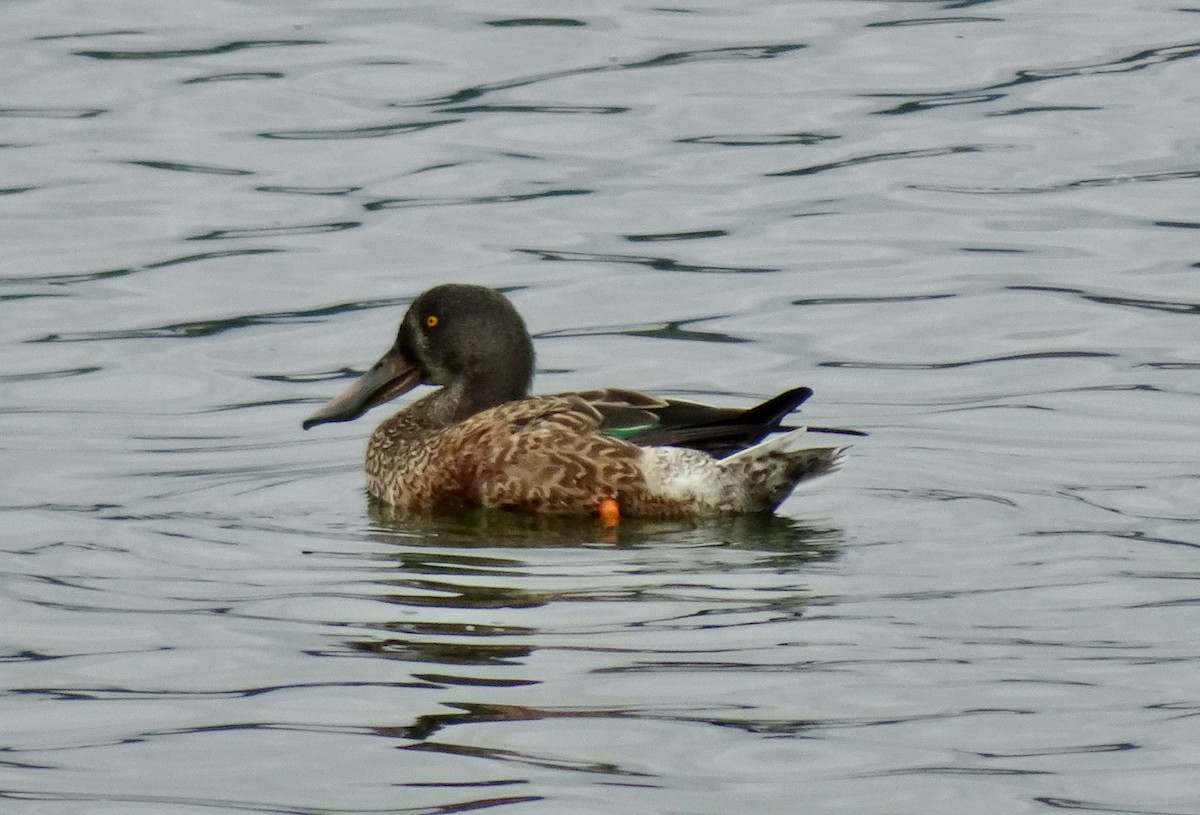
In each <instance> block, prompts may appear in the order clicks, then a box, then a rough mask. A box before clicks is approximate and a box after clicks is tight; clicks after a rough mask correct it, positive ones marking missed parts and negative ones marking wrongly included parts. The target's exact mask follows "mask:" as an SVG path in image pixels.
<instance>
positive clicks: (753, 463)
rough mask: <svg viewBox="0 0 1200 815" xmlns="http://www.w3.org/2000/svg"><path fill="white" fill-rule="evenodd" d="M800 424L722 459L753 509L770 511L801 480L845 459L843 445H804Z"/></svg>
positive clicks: (824, 472) (826, 471)
mask: <svg viewBox="0 0 1200 815" xmlns="http://www.w3.org/2000/svg"><path fill="white" fill-rule="evenodd" d="M804 435H805V429H804V428H803V427H801V428H797V429H796V430H792V431H789V432H787V433H784V434H783V435H780V436H775V437H774V438H770V439H767V440H766V441H764V442H760V443H759V444H756V445H754V446H753V447H750V448H748V449H746V450H742V451H740V452H737V453H734V454H733V455H732V456H729V457H728V458H725V459H722V460H721V462H720V464H721V466H722V467H723V468H725V469H727V470H729V471H732V472H736V473H737V474H738V477H739V478H741V479H742V480H743V481H744V483H745V485H746V488H747V491H748V492H749V497H750V501H751V504H752V506H753V508H754V509H761V510H772V509H775V507H777V506H779V505H780V504H781V503H783V500H784V499H785V498H787V497H788V496H789V495H790V494H791V493H792V490H794V489H795V488H796V485H797V484H799V483H800V482H802V481H808V480H809V479H812V478H816V477H817V476H821V475H825V474H826V473H830V472H833V471H834V470H837V469H838V468H839V467H841V466H842V463H843V462H844V461H845V460H846V451H847V449H849V448H846V447H804V446H803V443H804V441H803V440H804Z"/></svg>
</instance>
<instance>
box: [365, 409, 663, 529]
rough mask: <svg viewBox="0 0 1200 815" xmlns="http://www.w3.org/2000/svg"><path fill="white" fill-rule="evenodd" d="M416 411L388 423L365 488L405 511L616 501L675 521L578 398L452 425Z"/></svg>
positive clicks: (570, 510)
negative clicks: (655, 499)
mask: <svg viewBox="0 0 1200 815" xmlns="http://www.w3.org/2000/svg"><path fill="white" fill-rule="evenodd" d="M430 412H431V411H428V410H424V409H423V406H421V404H420V403H417V404H416V405H413V406H412V407H410V408H408V409H407V410H405V411H401V412H400V413H398V414H396V415H395V416H393V417H392V418H391V419H388V420H387V421H385V422H384V423H383V424H381V425H380V426H379V427H378V428H376V430H375V432H374V433H373V434H372V436H371V442H370V445H369V446H368V448H367V489H368V491H369V492H370V493H371V494H372V495H375V496H377V497H378V498H381V499H383V500H384V501H387V502H388V503H390V504H393V505H395V506H396V507H398V508H399V509H401V510H404V511H407V512H428V511H434V510H440V509H449V508H453V507H473V506H483V507H505V508H510V509H517V510H523V511H531V512H541V513H548V514H564V515H565V514H571V515H579V514H588V513H593V512H595V511H596V510H597V508H598V506H599V503H600V501H601V500H602V499H604V498H615V499H617V501H618V502H619V503H620V504H621V509H622V512H624V513H626V514H629V515H646V514H652V515H659V516H662V515H678V514H682V513H683V512H684V509H683V508H681V507H675V508H667V507H666V506H662V507H659V506H656V504H657V503H660V502H656V501H654V500H653V499H649V500H648V496H646V495H645V494H644V493H645V491H646V483H645V479H644V477H643V476H642V473H641V471H640V469H639V466H638V463H639V460H640V458H641V456H642V451H641V449H640V448H639V447H637V445H634V444H631V443H629V442H625V441H621V440H619V439H614V438H611V437H608V436H604V435H602V434H600V433H599V432H598V430H599V427H600V421H601V417H600V414H599V412H598V411H596V410H595V409H594V408H593V407H591V406H590V405H589V404H588V403H587V402H586V401H584V400H583V399H580V398H578V397H573V396H564V397H542V398H536V399H524V400H521V401H517V402H509V403H507V404H504V405H500V406H499V407H495V408H491V409H489V410H485V411H482V412H480V413H477V414H475V415H474V416H471V417H469V418H467V419H465V420H463V421H462V422H459V423H458V424H454V425H451V426H449V427H446V426H442V425H440V423H439V422H437V421H436V420H431V419H430V418H428V414H429V413H430Z"/></svg>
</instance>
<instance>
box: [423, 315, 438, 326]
mask: <svg viewBox="0 0 1200 815" xmlns="http://www.w3.org/2000/svg"><path fill="white" fill-rule="evenodd" d="M437 324H438V318H437V315H436V314H430V315H429V316H428V317H426V318H425V325H426V326H428V327H429V328H433V327H434V326H436V325H437Z"/></svg>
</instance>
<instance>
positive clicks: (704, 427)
mask: <svg viewBox="0 0 1200 815" xmlns="http://www.w3.org/2000/svg"><path fill="white" fill-rule="evenodd" d="M570 395H571V396H576V397H578V398H581V399H583V400H584V401H586V402H587V403H588V404H589V405H590V406H592V407H593V408H595V409H596V410H597V411H598V412H599V413H600V415H601V416H602V417H603V419H602V425H601V428H602V430H604V432H606V433H608V434H610V435H613V436H617V437H618V438H623V439H627V440H628V441H632V442H634V443H635V444H639V445H642V446H649V445H656V446H657V445H666V446H672V447H690V448H692V449H694V450H701V451H703V452H706V453H709V454H710V455H713V456H717V457H718V458H723V457H725V456H728V455H732V454H733V453H736V452H737V451H738V450H744V449H745V448H747V447H749V446H751V445H753V444H757V443H758V442H760V441H762V439H763V438H765V437H766V436H767V435H768V434H770V433H773V432H775V431H777V430H781V429H785V428H782V427H781V426H780V422H782V421H783V419H784V418H785V417H786V416H787V415H788V414H789V413H791V412H792V411H793V410H795V409H796V408H797V407H799V406H800V405H801V404H802V403H803V402H804V400H806V399H808V397H810V396H812V390H811V389H809V388H792V389H791V390H788V391H784V392H783V393H781V394H779V395H778V396H775V397H773V398H771V399H768V400H767V401H765V402H763V403H762V404H759V405H755V406H754V407H751V408H733V407H715V406H713V405H705V404H702V403H700V402H690V401H686V400H683V399H661V398H659V397H655V396H649V395H647V394H644V393H638V392H637V391H629V390H622V389H618V388H609V389H606V390H596V391H584V392H580V393H574V394H570Z"/></svg>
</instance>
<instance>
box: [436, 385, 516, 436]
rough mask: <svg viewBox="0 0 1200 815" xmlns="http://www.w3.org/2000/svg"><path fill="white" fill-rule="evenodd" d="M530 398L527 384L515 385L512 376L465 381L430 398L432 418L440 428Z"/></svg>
mask: <svg viewBox="0 0 1200 815" xmlns="http://www.w3.org/2000/svg"><path fill="white" fill-rule="evenodd" d="M528 395H529V383H528V382H514V381H512V378H511V377H503V376H479V377H476V378H474V379H472V381H471V382H470V384H467V383H466V382H465V381H463V380H459V381H457V382H453V383H451V384H449V385H446V386H445V387H443V388H442V389H440V390H438V391H436V392H434V393H433V394H431V395H430V396H429V397H428V398H429V400H430V402H431V403H432V404H431V405H430V406H429V409H430V415H431V417H432V418H434V420H435V421H436V422H437V423H438V424H440V425H452V424H457V423H458V422H461V421H462V420H463V419H466V418H467V417H469V416H474V415H475V414H476V413H479V412H480V411H483V410H487V409H488V408H493V407H496V405H502V404H504V403H505V402H511V401H513V400H515V399H524V398H525V397H526V396H528Z"/></svg>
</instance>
